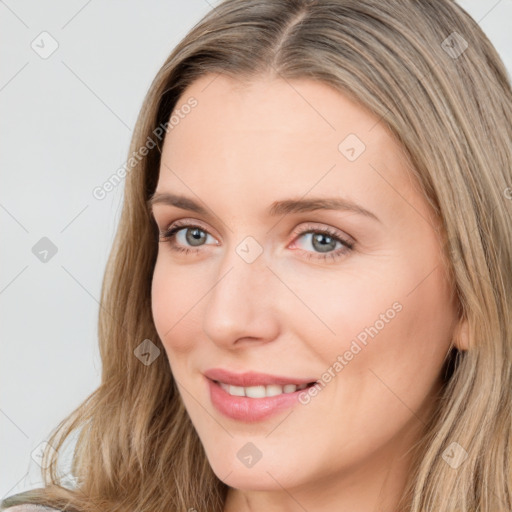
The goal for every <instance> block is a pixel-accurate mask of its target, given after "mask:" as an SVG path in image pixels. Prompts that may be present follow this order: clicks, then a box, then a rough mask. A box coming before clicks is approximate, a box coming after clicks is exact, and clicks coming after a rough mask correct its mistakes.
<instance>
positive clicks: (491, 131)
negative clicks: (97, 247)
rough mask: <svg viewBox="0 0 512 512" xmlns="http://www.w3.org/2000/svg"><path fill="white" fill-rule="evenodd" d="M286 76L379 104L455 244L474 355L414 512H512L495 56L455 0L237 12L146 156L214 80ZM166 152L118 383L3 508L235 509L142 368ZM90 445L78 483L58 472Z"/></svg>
mask: <svg viewBox="0 0 512 512" xmlns="http://www.w3.org/2000/svg"><path fill="white" fill-rule="evenodd" d="M269 72H270V73H271V74H273V75H274V76H275V77H277V78H284V79H286V80H293V79H295V78H309V79H313V80H318V81H321V82H323V83H326V84H328V85H331V86H332V87H335V88H336V89H337V90H339V91H340V92H341V93H343V94H345V95H348V96H349V97H350V98H352V99H353V100H354V101H356V102H358V103H359V104H360V105H362V106H364V107H366V108H368V109H370V110H371V111H372V112H373V113H374V114H375V115H376V116H377V117H378V118H379V120H380V122H381V123H382V124H383V125H384V126H386V127H387V128H388V129H389V131H390V133H391V134H392V135H393V136H395V137H396V138H397V140H398V141H399V142H400V143H401V144H402V147H403V150H404V152H405V153H406V154H407V155H408V157H409V158H410V162H411V164H412V166H411V169H412V171H413V172H414V173H415V175H416V176H417V179H418V183H419V184H420V185H421V187H422V189H423V191H424V193H425V197H426V198H427V200H428V201H429V203H430V204H431V205H432V206H433V208H434V209H435V211H436V212H437V214H438V215H439V217H440V219H441V220H442V223H443V227H444V230H445V232H446V243H445V249H446V251H445V252H446V258H447V262H448V264H449V268H450V269H451V273H452V274H451V275H452V276H453V283H454V288H455V291H456V293H457V295H458V298H459V303H460V315H461V317H465V318H466V319H467V325H468V334H469V349H468V350H467V351H458V350H456V349H455V348H454V349H453V350H452V353H451V357H450V359H449V361H447V364H446V367H445V368H444V369H443V372H444V375H445V383H444V387H443V391H442V396H441V397H440V398H439V401H438V402H437V403H436V408H435V414H433V416H432V419H431V421H430V423H429V424H428V425H427V426H426V428H425V433H424V436H423V438H422V440H421V442H420V443H418V445H417V446H416V447H415V463H414V466H413V467H412V468H411V472H410V479H409V482H408V486H407V490H406V492H405V493H404V496H403V498H402V499H403V502H402V503H403V506H404V507H406V509H407V510H408V511H410V512H424V511H436V512H455V511H457V512H476V511H478V512H498V511H504V510H511V509H512V473H511V471H512V470H511V455H512V454H511V449H512V428H511V427H512V419H511V418H512V411H511V403H512V379H511V362H512V339H511V334H512V319H511V310H512V308H511V305H512V200H511V199H510V198H511V197H512V188H510V187H512V142H511V141H512V92H511V86H510V82H509V79H508V76H507V72H506V70H505V68H504V65H503V63H502V61H501V60H500V58H499V56H498V54H497V52H496V50H495V49H494V47H493V46H492V44H491V43H490V42H489V40H488V39H487V37H486V36H485V35H484V33H483V32H482V30H481V29H480V27H479V26H478V24H477V23H476V22H475V21H474V20H473V19H472V18H471V17H470V16H469V15H468V14H467V13H466V12H465V11H464V10H463V9H462V8H461V7H460V6H458V5H457V4H456V3H455V2H454V1H451V0H421V1H420V0H400V1H397V0H396V1H395V0H325V1H314V0H226V1H224V2H223V3H221V4H219V5H218V6H217V7H216V8H215V9H213V10H211V11H210V12H209V13H208V14H207V15H206V16H205V17H204V18H203V19H202V20H201V21H200V22H199V23H198V24H197V25H196V26H195V27H193V28H192V29H191V31H190V32H189V33H188V34H187V36H186V37H185V38H184V39H183V40H182V42H181V43H180V44H179V45H178V46H177V47H176V48H175V49H174V51H173V52H172V54H171V55H170V56H169V58H168V59H167V60H166V62H165V63H164V65H163V66H162V67H161V69H160V71H159V72H158V74H157V76H156V78H155V79H154V81H153V83H152V85H151V88H150V90H149V92H148V94H147V96H146V99H145V101H144V104H143V106H142V109H141V111H140V114H139V118H138V121H137V125H136V127H135V130H134V134H133V138H132V142H131V147H130V154H133V153H134V152H137V151H138V150H139V149H140V148H141V147H142V146H144V145H145V144H146V141H147V140H148V137H152V138H154V131H155V130H156V129H157V127H158V126H161V125H163V124H165V123H166V122H167V121H168V120H169V117H170V115H171V113H172V112H173V109H174V106H175V105H176V103H177V100H178V99H179V98H180V96H181V95H182V93H183V91H184V90H185V88H186V87H187V86H188V85H189V84H191V83H192V82H193V81H194V80H195V79H196V78H198V77H199V76H201V75H204V74H206V73H223V74H226V75H230V76H234V77H238V78H240V77H244V78H252V77H257V76H258V75H260V74H262V73H265V74H267V73H269ZM212 76H213V75H212ZM197 108H200V105H199V106H198V107H197ZM160 156H161V155H160V151H159V148H155V149H152V150H150V151H149V153H148V154H147V156H145V157H144V158H142V159H140V161H138V162H137V163H136V165H135V166H134V167H133V169H131V170H130V172H129V173H128V175H127V177H126V185H125V197H124V205H123V210H122V215H121V219H120V223H119V228H118V231H117V235H116V239H115V242H114V246H113V249H112V252H111V255H110V258H109V261H108V264H107V268H106V272H105V277H104V281H103V287H102V296H101V308H100V314H99V343H100V353H101V358H102V363H103V366H102V377H101V385H100V386H99V388H98V389H97V390H96V391H94V393H92V394H91V395H90V396H89V397H88V398H87V399H86V400H85V401H84V402H83V403H82V404H81V405H80V406H79V407H78V408H77V409H76V410H75V411H74V412H73V413H72V414H71V415H70V416H69V417H67V418H66V419H65V420H63V421H62V422H61V423H60V424H59V425H58V427H57V428H56V429H55V430H54V431H53V433H52V436H51V437H50V439H49V447H48V451H47V452H46V453H45V455H44V458H43V466H48V469H47V470H45V471H43V477H44V485H45V487H44V488H41V489H37V490H32V491H29V492H28V493H22V494H21V495H17V496H15V497H11V498H10V499H7V500H5V501H4V503H3V505H4V506H12V505H15V504H17V503H21V502H37V503H42V504H47V505H50V506H54V507H56V508H61V509H65V508H66V509H68V510H76V511H79V512H93V511H94V512H97V511H98V512H99V511H101V512H104V511H107V510H108V511H109V512H117V511H119V512H120V511H124V512H128V511H142V510H147V511H150V512H174V511H180V512H181V511H186V510H189V509H196V510H197V511H199V512H203V511H208V512H221V511H222V510H223V506H224V501H225V497H226V492H227V490H228V487H227V486H226V484H224V483H223V482H222V481H221V480H219V479H218V478H217V477H216V475H215V474H214V473H213V471H212V469H211V467H210V466H209V464H208V461H207V459H206V456H205V453H204V450H203V447H202V445H201V443H200V440H199V438H198V436H197V433H196V431H195V430H194V427H193V425H192V423H191V421H190V419H189V417H188V415H187V412H186V410H185V409H184V406H183V403H182V401H181V399H180V396H179V393H178V390H177V387H176V385H175V382H174V380H173V376H172V374H171V371H170V367H169V364H168V361H167V359H166V357H164V356H163V355H162V356H160V357H158V358H157V359H156V360H155V361H154V363H153V364H151V365H147V366H146V365H144V364H141V362H140V361H139V360H138V359H137V358H136V357H135V356H134V350H135V349H136V347H137V346H138V345H140V343H141V341H142V340H145V339H150V340H152V342H153V343H155V344H156V345H157V346H158V347H159V348H160V349H161V351H162V354H163V353H164V349H163V346H162V343H161V341H160V340H159V338H158V335H157V333H156V330H155V326H154V324H153V320H152V315H151V293H150V292H151V278H152V272H153V268H154V264H155V259H156V255H157V249H158V245H157V236H156V228H155V225H154V222H153V221H152V220H151V217H150V215H149V212H148V209H147V204H146V201H147V199H148V198H149V197H150V196H151V194H152V193H153V191H154V190H155V186H156V183H157V180H158V171H159V163H160ZM73 433H78V435H77V442H76V450H75V452H74V454H73V459H72V471H73V474H74V476H75V478H76V481H75V486H74V487H73V486H69V485H64V484H63V481H62V480H60V477H61V475H60V472H59V470H58V468H57V466H58V461H59V452H60V451H62V450H61V449H62V447H63V445H64V442H65V441H66V440H67V439H69V438H70V436H71V435H72V434H73ZM454 442H456V443H458V444H459V445H460V446H461V447H462V448H463V449H464V450H465V451H466V452H467V458H466V460H465V461H464V462H463V463H462V464H461V465H460V466H459V467H458V468H456V469H454V468H453V467H452V466H451V465H449V464H448V463H447V462H446V456H445V455H444V454H445V453H446V450H447V449H448V450H449V449H450V446H454V445H453V444H452V443H454ZM52 448H53V449H55V450H57V452H56V453H53V450H52Z"/></svg>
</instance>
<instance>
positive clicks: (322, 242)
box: [160, 223, 354, 261]
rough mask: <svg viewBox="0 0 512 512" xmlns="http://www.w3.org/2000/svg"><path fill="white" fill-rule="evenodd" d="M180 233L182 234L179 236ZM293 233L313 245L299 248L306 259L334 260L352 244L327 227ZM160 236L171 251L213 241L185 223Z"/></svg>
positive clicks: (197, 249)
mask: <svg viewBox="0 0 512 512" xmlns="http://www.w3.org/2000/svg"><path fill="white" fill-rule="evenodd" d="M182 232H183V233H182ZM182 234H183V236H180V235H182ZM294 235H295V236H296V239H300V238H301V237H307V240H308V243H309V244H311V247H313V251H308V250H305V249H301V251H302V252H304V253H306V257H307V258H308V259H310V258H314V259H318V260H321V261H327V260H328V259H332V260H336V259H338V258H339V257H341V256H343V255H345V254H346V253H348V252H350V251H351V250H352V249H353V246H354V244H353V243H352V242H350V241H348V240H346V239H345V238H344V237H343V236H342V235H341V234H338V232H336V231H334V230H331V229H328V228H323V229H307V230H302V231H298V232H295V233H294ZM160 237H161V238H160V241H161V242H163V243H167V244H169V247H170V248H171V249H172V250H173V251H176V252H179V253H182V254H190V253H194V254H196V253H198V252H200V247H201V246H203V245H205V244H206V242H207V240H208V237H211V239H213V240H214V241H215V238H213V236H212V235H210V233H208V231H206V230H205V229H204V228H202V227H200V226H197V225H194V224H186V223H179V224H174V225H173V226H172V227H171V228H170V229H168V230H167V231H165V232H163V233H160ZM214 245H218V242H217V241H215V242H214ZM336 247H338V248H336ZM315 249H316V251H318V252H316V251H315Z"/></svg>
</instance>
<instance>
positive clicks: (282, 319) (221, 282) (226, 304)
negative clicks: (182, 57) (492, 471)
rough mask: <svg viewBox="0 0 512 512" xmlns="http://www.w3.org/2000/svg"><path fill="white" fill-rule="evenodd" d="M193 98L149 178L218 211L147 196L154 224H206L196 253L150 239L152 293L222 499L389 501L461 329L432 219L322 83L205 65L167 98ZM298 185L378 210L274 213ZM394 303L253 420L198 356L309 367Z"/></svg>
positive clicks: (307, 503) (268, 369) (387, 507)
mask: <svg viewBox="0 0 512 512" xmlns="http://www.w3.org/2000/svg"><path fill="white" fill-rule="evenodd" d="M212 80H213V81H212ZM292 85H293V87H292ZM191 96H193V97H195V98H196V99H197V101H198V104H197V106H196V107H195V108H194V109H193V110H192V111H191V112H190V113H189V114H188V115H187V116H184V117H183V119H181V120H180V122H179V124H177V125H176V126H174V128H173V129H172V130H171V131H170V132H169V133H168V135H167V137H166V139H165V143H164V147H163V152H162V164H161V168H160V175H159V181H158V185H157V188H156V190H157V192H158V193H163V192H172V193H175V194H180V195H185V196H187V197H190V198H192V199H194V200H196V201H198V202H200V203H201V204H202V205H203V206H205V207H206V208H208V209H209V210H210V211H211V212H213V217H211V218H208V217H205V216H204V215H202V214H198V213H195V212H190V211H186V210H183V209H180V208H177V207H175V206H170V205H165V204H155V205H154V207H153V214H154V217H155V220H156V222H157V224H158V227H159V229H160V230H161V232H164V231H165V230H166V229H167V228H168V227H169V226H170V225H171V224H173V223H174V222H175V221H177V220H179V219H180V220H184V221H185V220H186V221H189V222H190V223H191V224H199V225H200V227H201V229H204V230H205V231H206V233H204V232H200V233H202V234H203V235H204V236H205V237H206V238H205V239H204V242H203V243H202V245H199V246H194V245H191V244H190V243H188V242H187V239H186V238H185V235H186V234H187V232H186V230H185V229H183V230H182V231H181V232H180V234H179V235H177V238H176V239H175V244H176V245H178V246H181V247H186V248H189V249H196V250H197V251H198V252H196V253H189V254H184V253H179V252H175V251H173V250H172V249H171V242H170V241H169V240H167V241H161V242H160V244H159V252H158V257H157V261H156V266H155V270H154V276H153V283H152V307H153V317H154V321H155V325H156V328H157V331H158V334H159V336H160V338H161V340H162V342H163V344H164V347H165V350H166V355H167V357H168V360H169V363H170V366H171V369H172V372H173V374H174V376H175V378H176V381H177V382H178V387H179V390H180V395H181V397H182V399H183V402H184V404H185V407H186V409H187V411H188V413H189V415H190V418H191V420H192V422H193V424H194V427H195V428H196V430H197V432H198V435H199V437H200V439H201V442H202V444H203V446H204V449H205V452H206V455H207V457H208V460H209V462H210V464H211V466H212V469H213V471H214V472H215V474H216V475H217V476H218V477H219V478H220V479H221V480H223V481H224V482H225V483H226V484H228V485H229V486H230V490H229V493H228V499H227V503H226V507H225V511H227V512H235V511H236V512H245V511H249V510H250V511H270V512H271V511H303V510H308V511H310V512H313V511H315V512H317V511H318V512H320V511H332V510H337V511H341V512H348V511H354V510H357V511H358V512H370V511H372V512H373V511H377V510H378V511H382V512H396V506H397V503H398V500H399V497H400V494H401V492H402V491H403V487H404V483H405V479H406V477H407V475H408V473H409V472H410V467H409V465H410V453H409V452H408V451H409V450H410V448H411V447H412V446H413V444H414V443H415V442H417V441H418V439H419V438H420V436H421V433H422V428H424V424H425V423H426V421H427V418H428V417H429V415H430V414H431V413H432V404H433V398H434V397H435V395H436V393H437V392H438V391H439V389H440V387H441V381H440V372H441V368H442V364H443V360H444V357H445V356H446V354H447V351H448V350H449V348H450V344H451V342H452V340H453V339H454V336H455V333H456V331H457V332H461V328H464V324H463V323H462V322H460V321H459V319H458V317H457V303H456V299H455V296H454V293H453V286H452V285H451V283H450V281H449V279H448V277H447V272H446V270H445V268H444V267H443V264H442V259H441V258H442V252H441V251H442V244H441V241H440V240H441V239H440V235H439V221H438V219H436V218H435V216H434V213H433V211H432V210H431V208H430V206H429V204H428V203H427V201H426V199H425V198H424V197H423V195H422V193H421V192H420V190H419V188H418V186H417V183H416V182H415V181H414V179H413V178H412V176H411V174H410V170H409V169H408V164H407V162H406V160H405V158H404V156H403V152H402V151H401V150H400V146H399V145H398V144H397V143H396V142H395V140H394V139H393V138H392V136H391V135H390V133H389V132H388V131H387V130H386V129H385V128H384V126H383V123H377V122H378V119H377V118H376V117H375V116H374V115H373V114H371V113H370V112H368V111H367V110H365V109H363V108H361V107H360V106H358V105H357V104H355V103H352V102H351V101H350V100H349V99H347V98H346V97H345V96H344V95H342V94H340V93H339V92H337V91H335V90H334V89H332V88H330V87H329V86H327V85H325V84H322V83H320V82H316V81H311V80H306V79H304V80H294V81H293V82H289V83H288V82H286V81H284V80H282V79H279V78H273V77H269V76H261V77H259V78H258V79H253V80H252V81H250V82H241V81H238V80H234V79H232V78H227V77H224V76H222V75H218V76H217V77H214V76H212V75H206V76H203V77H201V78H200V79H198V80H197V81H196V82H194V83H192V84H191V85H190V86H189V88H188V89H187V90H186V91H185V92H184V93H183V95H182V97H181V98H180V101H179V102H178V104H177V106H176V108H177V109H179V108H180V106H182V105H184V104H185V103H186V101H187V99H189V98H190V97H191ZM348 134H356V135H357V137H358V138H359V139H360V140H361V141H363V142H364V144H365V146H366V149H365V151H364V152H363V153H362V154H361V155H360V156H359V157H358V158H357V159H356V160H355V161H352V162H351V161H349V160H348V159H347V158H346V157H345V156H344V154H342V152H340V150H339V149H338V145H339V144H340V142H342V141H343V140H344V139H345V138H346V137H347V135H348ZM303 196H304V198H310V197H312V196H315V197H318V196H319V197H330V196H337V197H344V198H346V199H349V200H351V201H354V202H357V203H358V204H359V205H361V206H362V207H364V208H366V209H368V210H370V211H371V212H373V213H374V214H375V215H376V216H377V217H378V220H375V219H373V218H370V217H367V216H364V215H361V214H359V213H355V212H353V211H337V210H320V211H314V212H303V213H292V214H288V215H285V216H279V217H277V218H274V217H270V216H268V214H267V210H268V209H269V208H270V206H271V205H272V203H273V202H274V201H278V200H283V199H290V198H294V199H300V198H303ZM311 228H312V229H317V230H318V229H320V230H322V229H325V228H330V229H331V230H334V231H335V232H336V233H337V234H339V235H340V236H341V237H345V238H349V237H350V238H349V239H350V240H352V241H354V246H353V249H352V250H348V251H346V252H344V253H341V254H340V256H339V257H338V258H337V259H335V260H333V259H329V260H325V261H324V260H322V259H321V256H322V254H324V253H323V252H321V243H320V244H314V243H313V240H312V238H311V235H304V234H302V235H299V234H294V232H296V231H297V230H298V229H300V230H301V231H303V232H307V231H308V229H311ZM189 235H190V231H189ZM247 236H251V237H253V238H254V239H255V240H257V241H258V243H259V244H260V246H261V249H262V251H263V252H262V254H261V255H260V256H259V257H258V258H257V259H256V260H255V261H254V262H252V263H250V264H249V263H247V262H246V261H244V260H243V259H242V258H241V257H240V256H239V254H238V253H237V252H236V248H237V246H238V244H240V242H242V241H243V240H244V239H245V238H246V237H247ZM189 240H190V238H189ZM327 243H328V244H329V240H327ZM330 244H331V245H329V250H330V252H331V253H332V252H340V249H341V250H343V246H342V245H341V244H340V243H337V244H335V246H334V244H333V242H332V240H331V242H330ZM319 247H320V249H319ZM251 250H252V249H251ZM308 256H309V258H308ZM396 303H399V305H400V306H401V310H400V312H397V313H396V315H394V318H393V319H391V320H388V322H386V323H385V326H384V327H383V328H382V329H380V330H379V331H378V334H377V335H376V336H375V337H374V338H369V339H368V341H367V345H366V346H364V345H362V344H361V343H360V344H359V345H361V346H362V347H363V348H362V349H361V350H360V351H359V352H358V353H357V355H355V356H354V357H353V358H352V360H350V361H349V362H348V364H346V366H344V367H343V369H342V370H341V371H339V372H333V370H332V369H331V373H334V375H335V376H334V377H332V379H331V381H330V382H329V383H328V384H327V385H326V386H325V387H324V388H323V389H322V390H321V391H320V392H319V393H318V394H317V396H315V397H313V398H312V399H311V400H310V402H309V403H308V404H307V405H302V404H299V403H298V404H297V405H296V406H294V407H293V408H290V409H286V410H285V411H282V412H280V413H279V414H278V415H276V416H273V417H271V418H268V419H266V420H264V421H259V422H256V423H252V424H248V423H243V422H239V421H235V420H233V419H230V418H227V417H225V416H223V415H222V414H221V413H220V412H218V411H217V410H216V409H215V408H214V407H213V405H212V403H211V401H210V397H209V392H208V387H207V385H206V381H205V378H204V376H203V375H202V372H204V371H205V370H207V369H209V368H213V367H222V368H228V369H230V370H232V371H234V372H243V371H250V370H252V371H259V372H264V373H271V374H278V375H285V376H290V377H300V378H309V377H311V376H313V377H314V378H315V379H320V378H321V376H322V374H324V373H325V372H326V371H327V369H328V368H332V366H333V363H334V362H335V361H336V360H337V357H338V356H339V355H343V354H344V353H345V352H346V351H347V350H348V349H349V348H350V346H351V343H352V341H353V340H354V339H355V338H356V336H357V335H358V334H359V333H361V332H362V331H364V329H365V327H369V326H372V325H375V324H376V321H377V320H379V318H382V317H381V316H380V315H382V314H385V312H386V311H387V310H389V309H390V308H392V305H393V304H396ZM459 338H460V337H458V338H457V340H456V341H455V345H456V346H457V347H458V348H461V349H464V339H463V338H460V339H459ZM291 411H292V412H291ZM290 412H291V413H290ZM247 442H251V443H253V444H254V445H255V446H256V447H257V448H258V450H259V451H260V452H261V453H262V458H261V459H260V460H259V461H258V462H257V463H256V464H255V465H253V466H252V467H250V468H248V467H246V466H245V465H244V464H242V463H241V462H240V460H239V459H238V458H237V452H238V451H239V450H240V448H241V447H243V446H244V445H245V444H246V443H247Z"/></svg>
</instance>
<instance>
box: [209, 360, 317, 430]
mask: <svg viewBox="0 0 512 512" xmlns="http://www.w3.org/2000/svg"><path fill="white" fill-rule="evenodd" d="M204 376H205V378H206V379H205V380H206V383H207V387H208V389H209V395H210V401H211V403H212V405H213V406H214V408H215V409H216V410H217V411H218V412H220V413H221V414H222V415H223V416H226V417H228V418H230V419H232V420H236V421H239V422H243V423H253V422H258V421H264V420H267V419H268V418H270V417H271V416H274V415H276V414H279V413H280V412H283V411H285V410H286V409H289V408H290V407H294V406H296V405H297V404H298V403H300V397H301V394H302V393H305V391H304V390H306V389H308V388H310V387H312V386H314V385H315V384H317V383H318V381H316V380H313V379H302V382H301V379H300V378H294V377H291V378H290V377H279V376H276V375H269V374H262V373H255V372H248V373H243V374H236V373H232V372H229V371H226V370H222V369H216V370H209V371H207V372H205V374H204Z"/></svg>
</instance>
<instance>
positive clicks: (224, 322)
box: [203, 249, 280, 349]
mask: <svg viewBox="0 0 512 512" xmlns="http://www.w3.org/2000/svg"><path fill="white" fill-rule="evenodd" d="M277 284H278V280H277V279H276V278H275V276H274V275H273V274H272V272H271V271H270V270H269V269H268V268H267V260H266V258H265V257H264V254H261V255H260V256H259V257H258V258H257V259H256V260H255V261H252V262H250V263H249V262H248V261H245V260H244V259H243V258H242V257H241V256H240V255H239V254H238V253H237V252H236V251H235V250H234V249H230V250H229V251H228V252H227V253H226V255H225V257H224V258H223V260H222V263H221V264H220V265H219V267H218V272H217V273H216V277H215V280H214V282H213V283H212V288H211V290H210V292H209V293H208V294H207V296H206V308H205V310H204V317H203V331H204V332H205V334H206V335H207V336H208V338H210V339H211V340H212V341H213V342H214V343H215V344H216V345H218V346H222V347H223V348H231V349H232V348H239V347H242V346H246V345H247V343H251V344H254V343H266V342H269V341H272V340H274V339H276V338H277V336H278V333H279V321H278V319H279V314H280V311H279V304H278V297H279V290H278V289H277Z"/></svg>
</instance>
